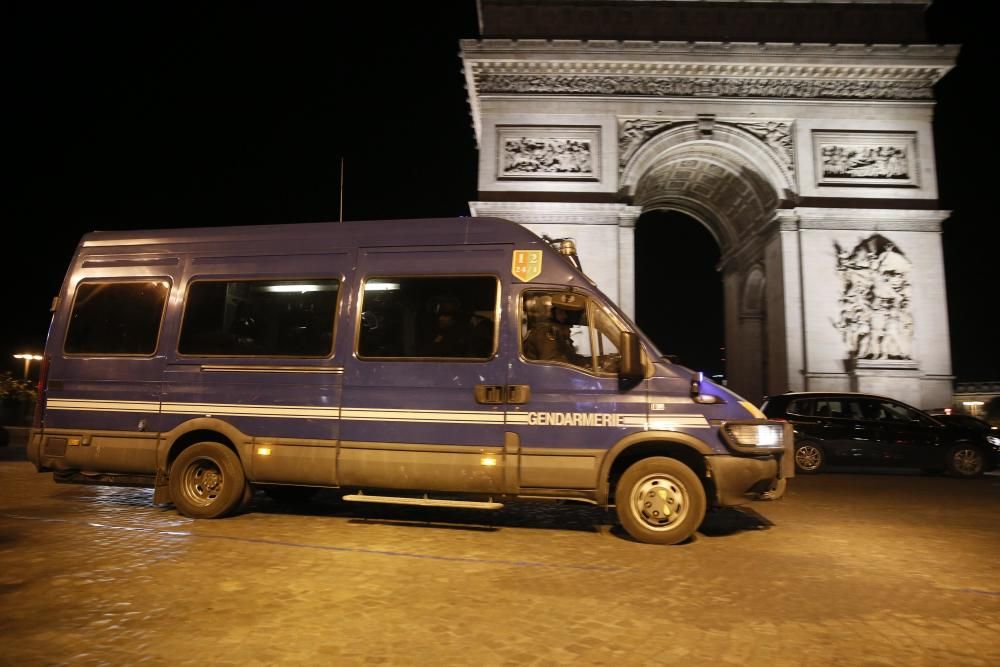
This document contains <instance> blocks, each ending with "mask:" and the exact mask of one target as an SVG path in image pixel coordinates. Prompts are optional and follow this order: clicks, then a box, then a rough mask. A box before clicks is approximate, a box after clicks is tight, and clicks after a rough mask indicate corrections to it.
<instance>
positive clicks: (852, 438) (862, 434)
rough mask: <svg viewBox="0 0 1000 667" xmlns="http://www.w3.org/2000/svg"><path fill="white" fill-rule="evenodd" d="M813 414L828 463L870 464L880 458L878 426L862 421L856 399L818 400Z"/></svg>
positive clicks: (829, 398)
mask: <svg viewBox="0 0 1000 667" xmlns="http://www.w3.org/2000/svg"><path fill="white" fill-rule="evenodd" d="M815 414H816V417H817V420H818V424H819V429H818V435H819V437H820V438H821V439H822V440H823V444H824V448H825V449H826V452H827V455H828V456H829V459H830V462H831V463H841V464H871V463H876V462H878V461H879V460H880V459H881V458H882V456H883V454H882V452H881V445H880V443H879V431H878V428H877V424H875V423H873V422H871V421H869V420H866V419H864V416H863V412H862V410H861V406H860V404H859V403H858V401H857V399H855V398H852V397H849V396H837V395H833V396H823V397H818V398H817V399H816V403H815Z"/></svg>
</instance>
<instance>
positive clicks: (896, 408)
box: [879, 401, 924, 424]
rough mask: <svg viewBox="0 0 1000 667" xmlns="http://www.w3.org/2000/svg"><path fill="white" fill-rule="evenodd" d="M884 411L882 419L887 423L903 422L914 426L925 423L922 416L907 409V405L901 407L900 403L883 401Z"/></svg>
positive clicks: (882, 407)
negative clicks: (916, 423)
mask: <svg viewBox="0 0 1000 667" xmlns="http://www.w3.org/2000/svg"><path fill="white" fill-rule="evenodd" d="M879 405H880V407H881V409H882V415H883V416H882V417H881V419H883V420H885V421H893V422H902V423H906V424H912V423H913V422H919V423H923V421H924V420H923V419H922V418H921V416H920V414H919V413H917V412H915V411H913V410H911V409H910V408H908V407H906V406H905V405H900V404H898V403H890V402H889V401H882V402H881V403H880V404H879Z"/></svg>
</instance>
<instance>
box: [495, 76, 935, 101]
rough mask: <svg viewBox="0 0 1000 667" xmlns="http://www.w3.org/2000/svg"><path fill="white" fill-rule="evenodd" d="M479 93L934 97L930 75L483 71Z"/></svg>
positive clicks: (912, 98) (897, 98)
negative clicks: (914, 77) (926, 77)
mask: <svg viewBox="0 0 1000 667" xmlns="http://www.w3.org/2000/svg"><path fill="white" fill-rule="evenodd" d="M476 84H477V89H478V91H479V94H541V95H548V94H569V93H572V94H580V95H642V96H656V97H667V96H670V97H748V98H766V97H771V98H773V97H779V98H796V99H873V100H929V99H933V96H934V91H933V88H932V87H931V84H930V83H929V82H928V81H927V80H908V79H848V78H843V79H821V78H816V79H809V78H798V77H795V78H792V77H780V76H778V77H768V78H755V77H750V78H736V77H721V76H700V77H693V76H655V77H654V76H621V75H602V74H597V75H568V74H548V73H538V74H485V73H484V74H480V75H479V76H477V77H476Z"/></svg>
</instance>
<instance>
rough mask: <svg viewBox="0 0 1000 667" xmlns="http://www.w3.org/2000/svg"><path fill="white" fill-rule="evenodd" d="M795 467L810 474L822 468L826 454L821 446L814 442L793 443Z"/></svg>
mask: <svg viewBox="0 0 1000 667" xmlns="http://www.w3.org/2000/svg"><path fill="white" fill-rule="evenodd" d="M794 458H795V469H796V470H797V471H798V472H801V473H805V474H807V475H810V474H812V473H817V472H819V471H820V470H822V469H823V464H824V463H825V462H826V456H825V455H824V454H823V448H822V447H820V446H819V445H817V444H816V443H815V442H800V443H798V444H796V445H795V456H794Z"/></svg>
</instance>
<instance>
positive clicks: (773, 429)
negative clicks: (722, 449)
mask: <svg viewBox="0 0 1000 667" xmlns="http://www.w3.org/2000/svg"><path fill="white" fill-rule="evenodd" d="M722 434H723V437H724V438H725V440H726V442H727V443H728V444H729V445H730V447H732V448H733V449H735V450H737V451H740V452H745V453H748V454H764V453H768V452H775V451H781V450H783V449H784V448H785V424H783V423H781V422H765V421H754V422H725V423H724V424H723V425H722Z"/></svg>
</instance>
